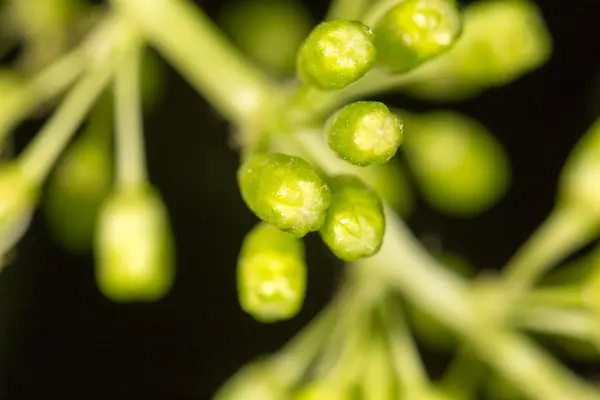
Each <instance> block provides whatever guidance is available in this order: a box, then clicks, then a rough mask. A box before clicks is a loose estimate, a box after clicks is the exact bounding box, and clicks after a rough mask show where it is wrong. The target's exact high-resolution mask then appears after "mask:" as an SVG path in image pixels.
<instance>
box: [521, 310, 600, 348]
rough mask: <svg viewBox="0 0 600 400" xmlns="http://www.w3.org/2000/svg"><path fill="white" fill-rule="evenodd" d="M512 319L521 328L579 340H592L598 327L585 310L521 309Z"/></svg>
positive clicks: (593, 317)
mask: <svg viewBox="0 0 600 400" xmlns="http://www.w3.org/2000/svg"><path fill="white" fill-rule="evenodd" d="M514 318H515V323H516V324H517V325H518V326H519V327H521V328H524V329H527V330H530V331H534V332H539V333H545V334H551V335H559V336H566V337H572V338H576V339H580V340H589V339H591V338H593V337H594V335H595V334H596V332H597V331H598V327H599V326H598V325H599V324H598V321H597V319H596V316H595V315H593V314H592V313H590V312H589V311H586V310H573V309H557V308H551V307H542V306H538V307H527V308H525V307H523V308H519V310H518V311H517V312H516V315H515V316H514Z"/></svg>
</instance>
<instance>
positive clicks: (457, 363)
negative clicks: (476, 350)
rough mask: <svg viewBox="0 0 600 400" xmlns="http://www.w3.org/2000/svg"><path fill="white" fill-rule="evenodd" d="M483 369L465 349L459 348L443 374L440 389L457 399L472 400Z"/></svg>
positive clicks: (483, 371)
mask: <svg viewBox="0 0 600 400" xmlns="http://www.w3.org/2000/svg"><path fill="white" fill-rule="evenodd" d="M484 373H485V369H484V368H483V366H481V365H480V362H479V361H478V360H477V359H476V358H475V357H474V356H473V354H472V352H471V351H469V350H468V349H467V348H466V347H461V348H460V349H459V350H458V352H457V354H456V356H455V357H454V360H452V363H451V364H450V366H449V367H448V369H447V370H446V372H445V373H444V376H443V378H442V380H441V382H440V387H441V388H442V390H443V391H444V392H445V393H448V394H451V395H454V396H455V397H456V398H457V399H461V400H470V399H474V398H475V395H476V393H477V388H478V385H479V383H480V382H481V380H482V378H483V375H484Z"/></svg>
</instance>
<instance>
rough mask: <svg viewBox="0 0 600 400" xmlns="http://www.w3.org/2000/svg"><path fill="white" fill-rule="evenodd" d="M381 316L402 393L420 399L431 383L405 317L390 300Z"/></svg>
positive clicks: (383, 306)
mask: <svg viewBox="0 0 600 400" xmlns="http://www.w3.org/2000/svg"><path fill="white" fill-rule="evenodd" d="M381 314H382V316H383V319H384V321H385V327H386V330H387V339H388V342H389V345H390V354H391V357H392V362H393V364H394V368H395V371H396V376H397V377H398V382H399V383H400V387H401V391H402V392H403V393H404V396H403V397H406V398H418V394H419V393H422V392H423V390H425V389H426V388H427V387H428V386H429V385H430V382H429V378H428V377H427V373H426V372H425V368H424V367H423V362H422V360H421V356H420V354H419V351H418V350H417V346H416V344H415V342H414V340H413V338H412V335H411V333H410V330H409V328H408V326H407V324H406V320H405V318H404V315H403V313H402V311H401V310H400V309H399V307H396V306H394V305H393V304H392V303H391V301H390V299H388V300H387V301H386V302H384V303H383V304H382V307H381Z"/></svg>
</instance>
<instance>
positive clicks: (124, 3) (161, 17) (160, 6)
mask: <svg viewBox="0 0 600 400" xmlns="http://www.w3.org/2000/svg"><path fill="white" fill-rule="evenodd" d="M113 3H114V4H115V5H117V6H118V7H119V10H120V11H122V12H123V14H125V15H126V16H127V18H128V19H129V20H131V21H132V22H134V23H136V24H137V25H138V26H139V27H140V28H141V30H142V31H143V33H144V34H145V36H146V38H147V39H148V40H149V41H150V42H151V43H152V44H153V45H155V46H156V47H157V48H158V50H159V51H160V52H161V53H162V54H163V55H164V56H165V57H166V58H167V59H168V60H169V61H170V62H171V63H172V64H173V65H174V66H175V67H176V68H177V69H179V71H180V72H181V73H182V74H183V75H184V76H185V78H187V80H188V81H189V82H190V83H191V84H192V85H193V86H194V87H195V88H196V89H197V90H198V91H199V92H200V93H201V94H203V95H204V96H205V97H206V98H207V99H208V101H209V102H210V103H211V104H212V105H213V106H214V107H215V108H216V109H217V110H218V111H219V112H220V113H221V114H222V115H223V116H224V117H226V118H227V119H229V120H230V121H232V122H237V123H243V122H247V121H248V120H250V119H252V118H253V117H257V115H259V113H258V110H260V109H261V108H263V107H265V106H266V105H272V104H273V102H277V101H278V100H277V96H278V92H276V91H275V89H274V84H273V83H272V82H271V81H270V80H269V79H268V77H267V76H266V75H265V74H264V73H263V72H262V71H260V70H257V69H255V68H254V67H253V66H252V65H250V64H249V62H248V61H247V60H246V59H245V58H244V57H243V56H242V55H241V54H240V53H239V52H238V51H237V49H235V48H234V47H233V46H232V45H231V44H230V43H229V42H228V41H227V39H226V38H225V37H224V35H223V34H222V33H221V32H220V31H219V30H218V29H217V27H216V26H215V25H214V24H213V23H212V22H211V21H210V19H209V18H208V17H207V16H206V15H205V14H204V12H202V10H201V9H200V8H199V7H196V6H194V5H193V4H191V3H190V2H188V1H185V0H152V1H148V0H113Z"/></svg>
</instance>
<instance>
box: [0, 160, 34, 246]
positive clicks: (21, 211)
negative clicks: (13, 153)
mask: <svg viewBox="0 0 600 400" xmlns="http://www.w3.org/2000/svg"><path fill="white" fill-rule="evenodd" d="M38 195H39V191H38V187H37V186H36V185H35V184H33V183H32V182H31V181H30V180H29V178H27V177H26V175H25V174H23V172H22V171H21V169H20V167H19V165H18V164H17V163H15V162H8V163H6V164H4V165H2V167H1V168H0V255H5V254H6V253H7V252H8V251H9V250H10V249H11V248H12V247H13V246H14V245H15V244H16V243H17V242H18V241H19V239H21V237H22V236H23V234H24V233H25V231H26V230H27V227H28V226H29V222H30V220H31V215H32V212H33V209H34V207H35V204H36V201H37V199H38Z"/></svg>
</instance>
